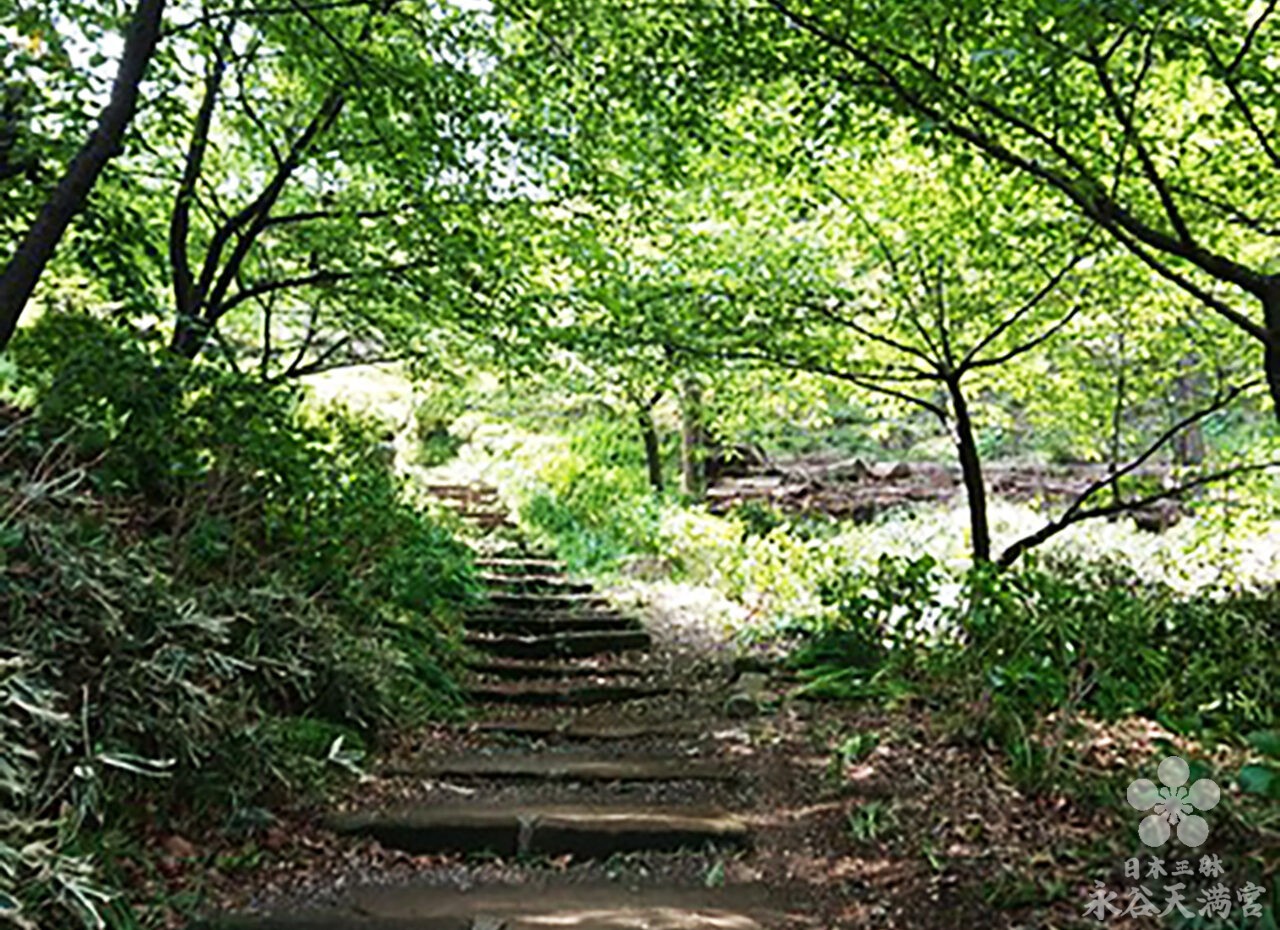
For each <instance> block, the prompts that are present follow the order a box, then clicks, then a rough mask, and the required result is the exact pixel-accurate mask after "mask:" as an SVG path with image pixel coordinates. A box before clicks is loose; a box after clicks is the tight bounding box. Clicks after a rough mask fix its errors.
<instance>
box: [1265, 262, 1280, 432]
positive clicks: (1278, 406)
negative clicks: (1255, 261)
mask: <svg viewBox="0 0 1280 930" xmlns="http://www.w3.org/2000/svg"><path fill="white" fill-rule="evenodd" d="M1262 316H1263V319H1264V320H1265V321H1266V325H1267V333H1268V334H1270V337H1271V338H1270V340H1269V341H1268V342H1267V345H1266V348H1265V350H1264V354H1263V357H1262V366H1263V370H1264V371H1265V372H1266V373H1267V387H1268V388H1269V389H1270V391H1271V403H1272V406H1274V407H1275V415H1276V417H1277V418H1280V279H1274V281H1273V284H1272V286H1271V289H1270V291H1268V292H1267V294H1266V296H1265V297H1263V299H1262Z"/></svg>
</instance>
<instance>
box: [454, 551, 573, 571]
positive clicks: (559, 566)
mask: <svg viewBox="0 0 1280 930" xmlns="http://www.w3.org/2000/svg"><path fill="white" fill-rule="evenodd" d="M476 567H477V568H482V569H492V570H494V571H502V572H516V573H523V572H542V573H547V574H559V573H561V572H563V571H564V570H565V568H566V566H565V564H564V562H562V561H560V560H559V559H553V558H549V557H546V556H535V555H527V556H526V555H521V556H499V555H491V556H484V557H482V558H478V559H476Z"/></svg>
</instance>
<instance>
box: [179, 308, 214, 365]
mask: <svg viewBox="0 0 1280 930" xmlns="http://www.w3.org/2000/svg"><path fill="white" fill-rule="evenodd" d="M211 330H212V327H211V326H210V325H208V324H207V323H205V321H204V320H202V319H199V318H196V319H193V318H191V317H188V316H183V317H179V318H178V321H177V323H175V324H174V327H173V339H172V340H170V342H169V349H170V350H171V351H173V352H176V353H177V354H178V355H181V356H182V357H183V358H186V359H190V360H192V361H194V360H195V358H196V356H198V355H199V354H200V352H201V351H202V350H203V349H204V344H205V342H207V341H208V339H209V333H210V331H211Z"/></svg>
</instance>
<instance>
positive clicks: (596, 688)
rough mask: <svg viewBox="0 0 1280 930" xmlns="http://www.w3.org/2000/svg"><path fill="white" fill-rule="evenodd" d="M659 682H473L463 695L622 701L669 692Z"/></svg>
mask: <svg viewBox="0 0 1280 930" xmlns="http://www.w3.org/2000/svg"><path fill="white" fill-rule="evenodd" d="M670 693H671V689H670V688H669V687H665V686H663V685H616V684H614V685H569V686H566V685H564V684H561V683H560V682H545V681H539V682H527V681H522V682H494V683H493V684H474V685H471V686H469V687H468V688H467V696H468V697H469V698H470V699H471V700H472V701H475V702H476V703H478V704H515V705H519V706H525V707H592V706H594V705H597V704H623V703H625V702H627V701H641V700H644V699H646V698H653V697H661V696H662V695H664V694H670Z"/></svg>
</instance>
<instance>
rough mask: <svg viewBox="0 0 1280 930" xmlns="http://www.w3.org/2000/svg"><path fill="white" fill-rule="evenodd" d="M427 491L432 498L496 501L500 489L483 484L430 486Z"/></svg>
mask: <svg viewBox="0 0 1280 930" xmlns="http://www.w3.org/2000/svg"><path fill="white" fill-rule="evenodd" d="M426 491H427V493H428V494H430V495H431V496H432V497H440V498H451V499H454V500H457V499H459V498H461V499H464V500H466V499H471V498H487V499H489V500H496V499H497V497H498V489H497V488H491V487H489V486H488V485H483V484H429V485H427V487H426Z"/></svg>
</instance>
